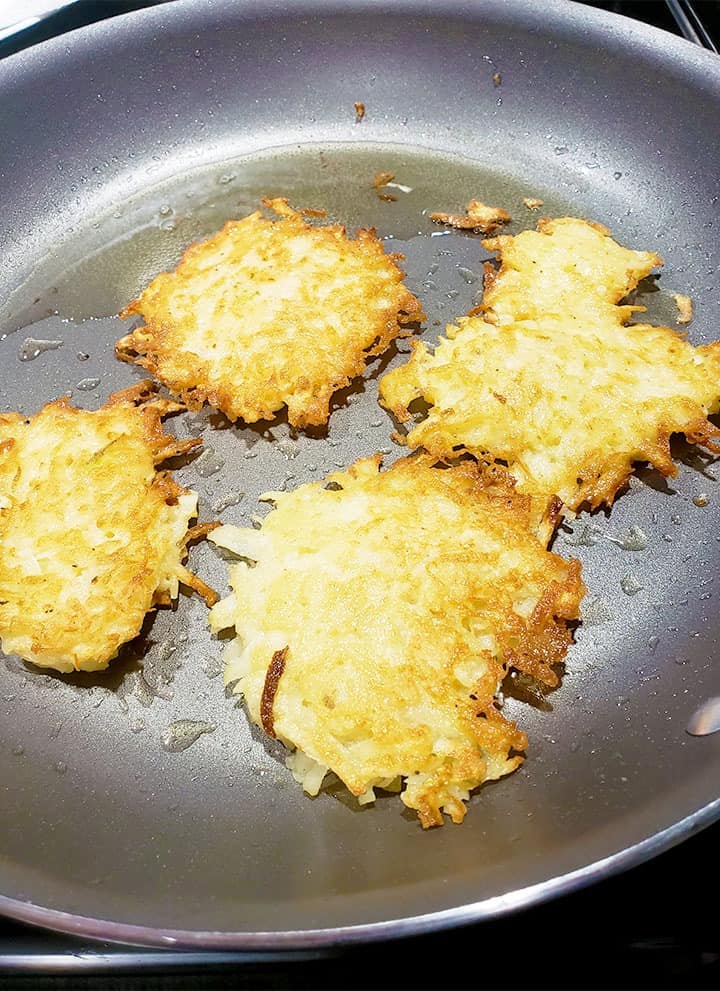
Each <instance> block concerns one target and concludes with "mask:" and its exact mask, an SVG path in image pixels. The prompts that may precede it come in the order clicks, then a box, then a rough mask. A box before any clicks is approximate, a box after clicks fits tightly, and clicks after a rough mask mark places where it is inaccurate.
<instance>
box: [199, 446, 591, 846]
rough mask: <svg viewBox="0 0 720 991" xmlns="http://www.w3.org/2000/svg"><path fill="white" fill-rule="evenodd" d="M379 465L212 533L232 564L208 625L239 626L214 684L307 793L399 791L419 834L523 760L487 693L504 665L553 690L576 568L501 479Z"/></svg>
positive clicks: (465, 470)
mask: <svg viewBox="0 0 720 991" xmlns="http://www.w3.org/2000/svg"><path fill="white" fill-rule="evenodd" d="M380 463H381V458H380V456H379V455H377V456H375V457H372V458H366V459H363V460H361V461H358V462H356V463H355V464H354V465H353V466H351V467H350V468H349V469H348V470H347V471H343V472H337V473H334V474H332V475H330V476H329V478H328V479H326V480H325V482H316V483H310V484H306V485H301V486H300V487H299V488H297V489H296V490H294V491H292V492H281V493H268V495H267V498H269V499H271V501H273V502H274V503H275V509H274V511H272V512H270V513H269V514H268V515H267V516H266V517H265V519H264V521H263V525H262V528H261V529H259V530H253V529H244V528H238V527H234V526H223V527H221V528H220V529H218V530H216V531H215V532H214V533H213V534H211V536H210V539H211V540H212V541H214V542H215V543H217V544H218V545H220V546H221V547H225V548H228V549H229V550H231V551H233V552H234V553H235V554H237V555H239V556H240V557H241V558H243V559H244V560H241V561H240V562H239V563H237V564H235V565H234V566H233V567H232V568H231V575H230V583H231V587H232V593H231V594H230V595H229V596H228V597H227V598H226V599H223V600H222V601H221V602H219V603H218V604H217V605H216V606H215V607H214V609H212V610H211V613H210V623H211V626H212V628H213V629H214V630H215V631H220V630H223V629H227V628H230V627H233V626H234V627H235V630H236V633H237V637H236V639H235V640H234V641H232V642H231V643H230V645H229V647H228V650H227V655H226V660H227V668H226V673H225V680H226V683H228V684H229V683H236V686H235V691H236V693H238V694H242V695H243V696H244V698H245V704H246V706H247V709H248V711H249V714H250V717H251V718H252V720H253V721H254V722H255V723H257V724H258V725H259V726H262V727H263V729H264V730H265V732H266V733H267V734H268V735H270V736H272V737H276V738H278V739H279V740H281V741H282V742H283V743H284V744H285V745H286V746H287V747H288V748H291V749H292V750H293V751H294V752H293V753H292V754H291V755H290V757H289V758H288V764H289V766H290V768H291V769H292V771H293V773H294V775H295V777H296V779H297V780H298V781H299V782H300V783H302V784H303V786H304V788H305V790H306V791H307V792H309V793H310V794H316V793H317V792H318V791H319V789H320V787H321V786H322V783H323V780H324V778H325V775H326V774H327V772H328V771H333V772H334V773H335V774H336V775H337V776H338V777H339V778H340V779H341V781H342V782H343V783H344V784H345V785H346V786H347V788H348V789H349V790H350V792H352V794H353V795H355V796H357V798H358V799H359V801H360V802H361V803H363V804H364V803H366V802H370V801H372V800H373V799H374V797H375V795H374V791H373V789H374V788H384V789H389V790H395V791H401V792H402V794H401V797H402V800H403V802H404V803H405V805H406V806H408V807H409V808H411V809H415V810H416V811H417V813H418V816H419V817H420V821H421V823H422V825H423V826H425V827H428V826H436V825H441V824H442V822H443V814H442V813H443V811H444V812H445V813H447V814H448V815H449V816H450V817H451V818H452V820H453V821H454V822H461V821H462V820H463V817H464V815H465V811H466V809H465V802H466V801H467V799H468V797H469V793H470V792H471V791H472V789H474V788H476V787H477V786H478V785H480V784H481V783H482V782H483V781H487V780H491V779H495V778H499V777H501V776H502V775H505V774H508V773H509V772H511V771H512V770H514V769H515V768H516V767H517V766H518V765H519V764H520V763H521V760H522V757H521V755H520V753H519V751H522V750H523V749H524V748H525V745H526V739H525V735H524V734H523V733H522V732H521V731H520V730H518V729H517V727H516V726H515V725H514V724H513V723H511V722H509V721H508V720H506V719H505V718H504V717H503V715H502V714H501V712H500V711H499V708H498V706H497V699H496V696H497V693H498V689H499V685H500V682H501V681H502V678H503V677H504V675H505V673H506V671H507V670H508V668H509V667H510V666H513V667H517V668H518V669H521V670H524V671H526V672H528V673H530V674H532V675H534V676H535V677H536V678H540V679H543V680H545V681H546V682H547V683H549V684H553V683H555V682H556V677H555V673H554V671H553V670H552V666H553V664H555V663H557V662H558V661H559V660H560V659H561V658H562V657H563V656H564V654H565V652H566V650H567V647H568V645H569V643H570V641H571V634H570V631H569V630H568V627H567V622H568V621H569V620H572V619H574V618H576V617H577V615H578V609H579V603H580V599H581V597H582V595H583V592H584V588H583V585H582V582H581V580H580V564H579V562H578V561H565V560H563V559H562V558H560V557H557V556H556V555H554V554H551V553H549V552H548V551H547V550H546V549H545V547H544V545H543V544H542V543H541V542H540V541H539V540H538V539H537V538H536V537H535V536H534V535H533V534H532V533H531V532H530V529H529V524H530V519H531V516H532V507H531V500H530V498H529V497H527V496H523V495H520V494H519V493H517V492H516V491H515V489H514V486H513V484H512V482H511V480H509V478H508V476H507V474H506V473H503V472H492V471H486V472H483V471H482V470H481V469H480V468H478V466H477V465H476V464H475V463H474V462H472V461H471V460H469V459H466V460H465V461H461V462H459V463H458V464H455V465H454V466H452V467H447V466H439V465H437V462H436V461H435V459H434V458H430V457H428V456H427V455H422V456H419V457H409V458H404V459H402V460H400V461H398V462H396V463H395V464H394V465H393V466H392V467H391V468H389V469H388V470H387V471H380Z"/></svg>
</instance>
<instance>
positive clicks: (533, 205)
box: [523, 196, 543, 210]
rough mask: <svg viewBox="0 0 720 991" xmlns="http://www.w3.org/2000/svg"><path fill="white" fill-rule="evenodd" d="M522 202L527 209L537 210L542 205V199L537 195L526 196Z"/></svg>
mask: <svg viewBox="0 0 720 991" xmlns="http://www.w3.org/2000/svg"><path fill="white" fill-rule="evenodd" d="M523 204H524V206H526V207H527V208H528V210H539V209H540V207H541V206H543V201H542V200H541V199H540V197H539V196H526V197H525V199H524V200H523Z"/></svg>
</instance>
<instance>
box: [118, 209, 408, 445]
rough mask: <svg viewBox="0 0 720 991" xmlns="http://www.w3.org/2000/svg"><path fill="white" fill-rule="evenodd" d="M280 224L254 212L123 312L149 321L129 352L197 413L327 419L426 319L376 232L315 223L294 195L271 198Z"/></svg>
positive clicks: (130, 341) (126, 346)
mask: <svg viewBox="0 0 720 991" xmlns="http://www.w3.org/2000/svg"><path fill="white" fill-rule="evenodd" d="M264 202H265V205H266V206H268V207H270V208H271V209H272V210H274V211H275V213H276V214H278V216H279V217H280V218H281V219H280V220H268V219H266V218H265V217H263V216H262V214H261V213H259V212H257V213H253V214H251V215H250V216H249V217H245V219H244V220H239V221H230V222H229V223H227V224H226V225H225V226H224V227H223V229H222V230H221V231H220V232H219V233H218V234H215V235H214V236H213V237H211V238H209V239H208V240H207V241H203V242H201V243H199V244H195V245H193V246H192V247H190V248H188V250H187V251H186V252H185V254H184V256H183V259H182V261H181V262H180V264H179V265H178V267H177V268H176V269H175V271H174V272H170V273H168V272H164V273H163V274H161V275H159V276H158V277H157V278H156V279H154V280H153V281H152V282H151V283H150V285H149V286H148V288H147V289H146V290H145V291H144V292H143V293H142V295H141V296H140V297H139V298H138V299H136V300H134V301H133V302H132V303H130V305H129V306H128V307H127V308H126V309H125V311H124V312H123V313H122V316H124V317H126V316H129V315H131V314H133V313H139V314H141V315H142V317H143V319H144V321H145V326H143V327H140V328H138V329H137V330H134V331H133V332H132V333H130V334H128V335H127V336H126V337H124V338H123V339H122V340H120V341H118V344H117V348H116V351H117V355H118V357H120V358H123V359H124V360H126V361H134V362H136V363H137V364H139V365H142V366H143V368H146V369H147V370H148V371H150V372H151V373H152V374H153V375H154V376H155V377H156V378H158V379H160V381H162V382H164V383H165V385H167V386H168V388H169V389H171V390H172V392H174V393H175V394H176V395H179V396H181V397H182V400H183V402H185V403H186V404H187V405H188V406H190V407H191V408H197V407H198V406H200V405H201V404H202V403H203V402H204V401H207V402H208V403H210V405H211V406H215V407H217V408H218V409H220V410H222V412H223V413H225V415H226V416H228V417H229V418H230V419H231V420H236V419H243V420H245V421H246V422H248V423H253V422H255V421H257V420H262V419H267V418H269V417H272V416H273V415H274V414H275V413H277V412H278V410H280V409H282V408H283V406H287V408H288V419H289V421H290V423H291V424H293V425H294V426H297V427H307V426H311V425H319V424H323V423H326V422H327V420H328V417H329V415H330V399H331V397H332V395H333V393H335V392H337V390H338V389H342V388H343V387H344V386H346V385H348V384H349V383H350V381H351V380H352V379H353V378H355V377H356V376H358V375H360V374H361V373H362V372H363V370H364V369H365V366H366V363H367V361H368V358H369V357H370V356H372V355H378V354H381V353H382V352H383V351H385V350H386V349H387V347H388V346H389V345H390V343H391V341H393V340H394V339H395V338H397V337H404V336H407V335H408V333H409V331H408V330H407V329H406V325H407V324H408V323H413V322H415V321H418V320H420V319H422V316H423V313H422V308H421V306H420V303H419V302H418V300H417V299H416V298H415V297H414V296H413V295H412V293H411V292H410V291H409V290H408V289H406V287H405V285H404V284H403V281H402V280H403V273H402V272H401V271H400V269H399V268H398V264H397V263H398V261H399V260H400V259H401V257H402V256H401V255H389V254H386V253H385V251H384V250H383V246H382V243H381V242H380V241H379V240H378V238H377V237H376V235H375V232H374V231H372V230H360V231H358V233H357V236H356V237H355V239H352V238H350V237H348V236H347V234H346V233H345V229H344V228H343V227H340V226H337V225H328V226H311V225H310V224H308V223H306V222H305V220H303V218H302V216H301V215H300V213H297V212H296V211H295V210H293V209H291V208H290V207H289V206H288V203H287V200H285V199H274V200H266V201H264Z"/></svg>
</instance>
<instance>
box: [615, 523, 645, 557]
mask: <svg viewBox="0 0 720 991" xmlns="http://www.w3.org/2000/svg"><path fill="white" fill-rule="evenodd" d="M607 539H608V540H609V541H610V543H611V544H617V546H618V547H619V548H620V550H622V551H644V550H645V548H646V547H647V544H648V538H647V534H646V533H645V531H644V530H641V529H640V527H639V526H634V525H633V526H631V527H630V528H629V529H628V530H626V531H625V532H624V533H621V534H620V536H619V537H611V536H608V538H607Z"/></svg>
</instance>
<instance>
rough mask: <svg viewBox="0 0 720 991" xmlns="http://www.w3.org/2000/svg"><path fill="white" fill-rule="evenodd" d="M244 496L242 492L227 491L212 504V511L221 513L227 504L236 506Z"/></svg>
mask: <svg viewBox="0 0 720 991" xmlns="http://www.w3.org/2000/svg"><path fill="white" fill-rule="evenodd" d="M244 498H245V493H244V492H228V494H227V495H226V496H223V498H222V499H218V501H217V502H216V503H215V504H214V505H213V507H212V509H213V512H214V513H222V511H223V510H224V509H227V508H228V507H229V506H237V505H238V503H241V502H242V501H243V499H244Z"/></svg>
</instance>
